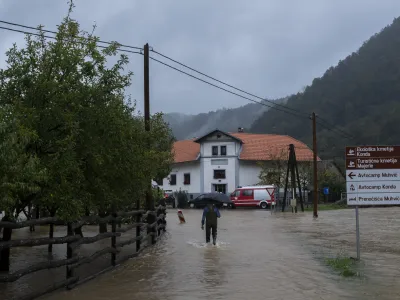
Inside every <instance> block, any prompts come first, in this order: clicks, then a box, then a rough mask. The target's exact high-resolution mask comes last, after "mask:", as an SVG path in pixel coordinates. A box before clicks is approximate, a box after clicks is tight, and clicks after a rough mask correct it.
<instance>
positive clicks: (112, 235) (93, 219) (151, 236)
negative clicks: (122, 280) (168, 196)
mask: <svg viewBox="0 0 400 300" xmlns="http://www.w3.org/2000/svg"><path fill="white" fill-rule="evenodd" d="M150 222H153V223H150ZM100 224H110V225H111V232H105V233H99V234H97V235H95V236H93V237H83V236H82V235H81V234H78V233H77V232H79V231H77V229H80V228H81V227H82V226H84V225H100ZM35 225H50V226H51V227H50V228H51V229H50V231H52V230H53V226H54V225H60V226H65V227H66V228H67V235H66V236H63V237H52V234H51V235H50V237H48V238H30V239H18V240H9V241H0V250H2V249H11V248H15V247H35V246H41V245H49V249H50V248H51V245H54V244H67V247H66V258H65V259H60V260H50V261H45V262H39V263H36V264H33V265H30V266H28V267H26V268H23V269H20V270H17V271H13V272H11V273H10V272H6V273H4V272H2V273H0V283H7V282H14V281H17V280H19V279H20V278H22V277H24V276H26V275H28V274H31V273H34V272H37V271H41V270H46V269H54V268H59V267H63V266H65V267H66V275H65V279H64V280H62V281H61V282H56V283H53V284H52V285H51V286H49V287H47V288H46V289H44V290H41V291H37V290H36V291H34V292H32V293H30V294H28V295H24V297H23V298H22V299H35V298H37V297H40V296H42V295H44V294H46V293H50V292H52V291H55V290H57V289H60V288H63V287H65V288H67V289H72V288H74V287H75V286H77V285H78V284H81V283H83V282H86V281H88V280H90V279H93V278H95V277H96V276H98V275H99V274H101V273H104V272H106V271H108V270H110V269H112V268H114V267H115V266H116V265H118V264H120V263H121V262H123V261H125V260H127V259H129V258H132V257H135V256H137V255H139V253H140V252H141V251H142V250H143V249H145V248H146V246H148V245H152V244H155V243H156V241H157V239H158V237H159V236H161V234H162V233H163V232H164V231H165V228H166V209H165V207H164V206H159V207H158V208H157V209H156V210H155V211H147V212H146V211H144V210H133V211H129V212H118V213H114V214H111V215H108V216H106V217H99V216H89V217H83V218H81V219H80V220H79V221H76V222H73V223H65V222H63V221H61V220H60V219H58V218H40V219H34V220H28V221H24V222H18V223H15V222H0V227H1V228H3V229H5V228H10V229H20V228H25V227H31V226H35ZM133 229H136V232H135V234H134V235H133V236H132V237H129V238H128V239H125V240H121V241H117V237H120V236H121V235H123V234H124V233H128V232H129V231H131V230H133ZM104 239H111V243H110V246H109V247H104V248H103V249H101V250H98V251H97V252H95V253H93V254H92V255H89V256H80V255H78V253H77V250H78V249H79V247H80V246H81V245H83V244H91V243H94V242H97V241H101V240H104ZM134 243H135V244H136V251H135V252H134V253H131V254H129V255H125V256H124V257H118V254H119V253H120V252H121V249H122V247H124V246H128V245H131V244H134ZM49 251H50V250H49ZM107 254H108V255H110V263H109V264H108V266H107V267H105V268H103V269H102V271H101V272H98V273H97V274H94V275H90V276H86V277H85V278H80V277H79V276H78V275H77V274H76V273H77V272H76V269H77V268H78V267H80V266H82V265H85V264H89V263H91V262H93V261H94V260H96V259H97V258H99V257H102V256H104V255H107ZM11 264H12V262H11Z"/></svg>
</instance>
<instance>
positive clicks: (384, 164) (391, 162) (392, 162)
mask: <svg viewBox="0 0 400 300" xmlns="http://www.w3.org/2000/svg"><path fill="white" fill-rule="evenodd" d="M346 169H347V170H360V169H362V170H371V169H400V157H383V158H346Z"/></svg>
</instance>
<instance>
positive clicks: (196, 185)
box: [159, 129, 313, 198]
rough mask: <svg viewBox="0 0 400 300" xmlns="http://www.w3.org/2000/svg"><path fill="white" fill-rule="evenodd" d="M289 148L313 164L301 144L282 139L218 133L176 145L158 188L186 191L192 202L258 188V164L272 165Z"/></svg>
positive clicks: (216, 131) (286, 137)
mask: <svg viewBox="0 0 400 300" xmlns="http://www.w3.org/2000/svg"><path fill="white" fill-rule="evenodd" d="M289 144H294V145H295V149H296V158H297V160H298V161H311V160H312V155H313V153H312V151H311V150H310V149H309V148H308V147H307V146H306V145H305V144H304V143H302V142H300V141H298V140H296V139H294V138H292V137H290V136H285V135H275V134H250V133H243V132H238V133H226V132H223V131H221V130H218V129H217V130H214V131H212V132H210V133H208V134H206V135H205V136H203V137H200V138H197V139H192V140H183V141H177V142H175V144H174V155H175V163H174V164H173V166H172V171H171V173H170V174H169V176H168V177H167V178H164V179H163V181H162V183H161V182H159V185H160V187H162V188H163V189H164V190H165V191H173V192H175V191H179V190H182V191H186V192H187V193H189V194H190V197H191V198H194V197H196V196H197V195H199V194H202V193H208V192H212V191H217V192H222V193H230V192H233V191H234V190H235V188H237V187H238V186H247V185H255V184H258V182H259V181H260V180H259V177H258V176H259V174H260V171H261V168H260V166H259V165H258V164H257V162H259V161H271V160H272V158H273V157H274V155H276V154H277V153H281V151H282V150H286V149H288V147H289ZM275 157H276V156H275Z"/></svg>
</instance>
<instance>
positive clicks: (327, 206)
mask: <svg viewBox="0 0 400 300" xmlns="http://www.w3.org/2000/svg"><path fill="white" fill-rule="evenodd" d="M345 208H348V207H347V204H336V203H330V204H318V210H336V209H345ZM304 211H313V206H312V205H309V206H308V207H305V208H304Z"/></svg>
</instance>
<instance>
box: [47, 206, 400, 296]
mask: <svg viewBox="0 0 400 300" xmlns="http://www.w3.org/2000/svg"><path fill="white" fill-rule="evenodd" d="M398 212H400V209H398V208H382V209H367V210H365V209H362V210H360V226H361V255H362V259H363V262H362V263H361V264H359V266H358V270H359V271H360V273H361V277H358V278H341V277H339V276H338V275H337V273H335V272H334V271H332V270H331V269H330V268H329V267H328V266H327V265H326V263H325V259H326V258H328V257H334V256H336V255H337V254H338V253H339V252H342V253H344V254H346V255H351V256H354V255H355V227H354V224H355V220H354V211H353V210H341V211H329V212H328V211H327V212H320V213H319V218H318V219H317V220H313V218H312V214H308V213H307V214H302V213H298V214H291V213H287V214H279V213H277V214H273V215H271V214H270V213H269V212H268V211H262V210H239V209H237V210H224V211H222V218H221V220H220V221H219V228H218V229H219V234H218V243H217V245H216V246H213V245H210V244H205V243H204V241H205V236H204V231H202V230H201V228H200V226H199V224H200V218H201V211H199V210H187V211H185V212H184V214H185V217H186V221H187V223H186V224H184V225H179V223H178V220H177V219H176V220H175V218H174V216H175V215H176V212H175V211H173V212H171V213H170V214H169V220H168V232H167V234H166V235H165V236H164V237H163V238H162V240H161V242H160V243H158V244H157V245H156V246H155V247H153V248H150V249H148V250H146V251H145V252H144V254H143V256H142V257H141V258H139V259H132V260H130V261H128V262H126V263H125V264H123V265H122V266H120V267H118V268H117V269H115V270H114V271H112V272H109V273H106V274H104V275H103V276H101V277H99V278H97V279H95V280H93V281H91V282H89V283H87V284H85V285H82V286H80V287H78V288H76V289H74V290H72V291H69V292H66V291H61V292H58V293H54V294H52V295H48V296H46V297H44V298H43V299H57V300H64V299H82V300H91V299H121V300H125V299H129V300H135V299H141V300H142V299H150V300H156V299H157V300H158V299H163V300H180V299H189V300H191V299H193V300H197V299H229V300H239V299H240V300H242V299H254V300H258V299H296V300H297V299H324V300H326V299H360V300H364V299H367V300H369V299H383V300H386V299H400V285H399V284H398V283H399V280H398V278H399V277H400V236H399V234H398V228H399V226H400V219H399V218H398V217H397V216H398Z"/></svg>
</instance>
